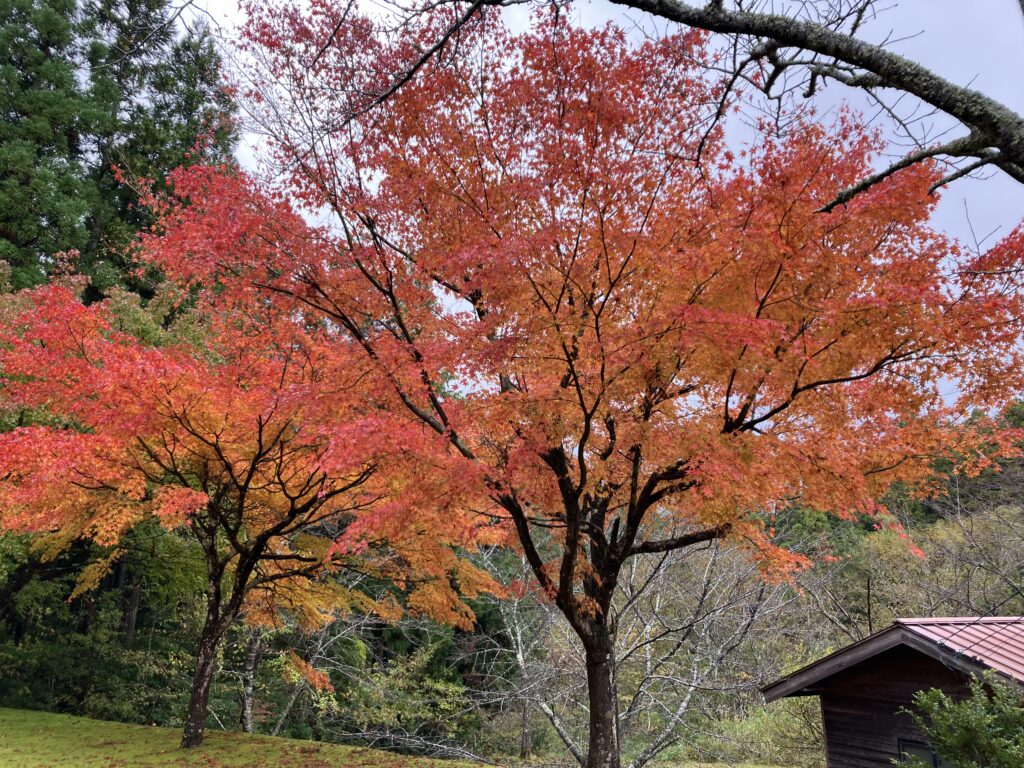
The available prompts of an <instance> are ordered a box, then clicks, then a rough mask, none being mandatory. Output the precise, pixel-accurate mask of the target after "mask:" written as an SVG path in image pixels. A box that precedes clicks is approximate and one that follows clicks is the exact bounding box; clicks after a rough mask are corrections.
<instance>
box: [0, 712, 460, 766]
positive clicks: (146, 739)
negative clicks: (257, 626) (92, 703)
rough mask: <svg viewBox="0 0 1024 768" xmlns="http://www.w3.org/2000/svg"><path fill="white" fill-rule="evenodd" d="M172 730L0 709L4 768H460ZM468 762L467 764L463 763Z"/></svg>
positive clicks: (369, 752)
mask: <svg viewBox="0 0 1024 768" xmlns="http://www.w3.org/2000/svg"><path fill="white" fill-rule="evenodd" d="M180 738H181V732H180V731H179V730H177V729H174V728H155V727H150V726H146V725H125V724H124V723H108V722H104V721H102V720H89V719H88V718H84V717H71V716H69V715H53V714H49V713H46V712H30V711H27V710H20V709H0V768H164V766H195V767H196V768H229V767H230V768H342V767H343V766H344V768H350V767H351V768H441V767H442V766H445V767H446V768H458V767H459V765H460V764H458V763H452V762H446V761H439V760H424V759H420V758H412V757H405V756H404V755H395V754H391V753H389V752H381V751H379V750H374V749H361V748H358V747H343V746H339V745H337V744H323V743H321V742H316V741H296V740H294V739H277V738H273V737H271V736H251V735H249V734H244V733H225V732H223V731H207V734H206V740H205V742H204V744H203V746H201V747H199V748H197V749H193V750H189V751H188V752H183V751H182V750H180V749H178V741H179V739H180ZM462 765H464V764H462Z"/></svg>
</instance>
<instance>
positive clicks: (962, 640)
mask: <svg viewBox="0 0 1024 768" xmlns="http://www.w3.org/2000/svg"><path fill="white" fill-rule="evenodd" d="M895 623H896V624H898V625H900V626H903V627H906V628H907V629H908V630H910V631H911V632H913V633H914V634H916V635H918V636H920V637H922V638H924V639H925V640H930V641H931V642H933V643H935V644H936V646H938V648H939V650H940V651H945V652H948V653H950V654H953V656H960V657H966V658H968V659H970V660H971V661H974V662H976V663H978V664H981V665H983V666H986V667H988V668H989V669H993V670H995V671H996V672H1000V673H1002V674H1004V675H1006V676H1007V677H1010V678H1013V679H1014V680H1016V681H1017V682H1019V683H1024V617H1022V616H992V617H984V618H971V617H968V616H957V617H955V618H933V619H896V622H895Z"/></svg>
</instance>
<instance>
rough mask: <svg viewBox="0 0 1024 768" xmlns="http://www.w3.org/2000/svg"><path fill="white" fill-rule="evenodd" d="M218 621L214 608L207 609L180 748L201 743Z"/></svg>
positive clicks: (215, 656) (217, 636) (215, 661)
mask: <svg viewBox="0 0 1024 768" xmlns="http://www.w3.org/2000/svg"><path fill="white" fill-rule="evenodd" d="M219 624H220V622H219V621H217V616H216V612H215V611H214V610H213V609H211V610H208V611H207V614H206V622H205V623H204V624H203V632H202V635H200V638H199V653H198V656H197V658H196V672H195V675H194V676H193V678H192V694H191V696H189V700H188V710H187V711H186V714H185V727H184V729H183V732H182V735H181V747H182V749H190V748H191V747H198V746H199V745H200V744H202V743H203V733H204V731H205V729H206V710H207V705H208V704H209V701H210V684H211V683H212V682H213V670H214V667H215V665H216V663H217V642H218V640H219V639H220V632H219V631H218V630H219Z"/></svg>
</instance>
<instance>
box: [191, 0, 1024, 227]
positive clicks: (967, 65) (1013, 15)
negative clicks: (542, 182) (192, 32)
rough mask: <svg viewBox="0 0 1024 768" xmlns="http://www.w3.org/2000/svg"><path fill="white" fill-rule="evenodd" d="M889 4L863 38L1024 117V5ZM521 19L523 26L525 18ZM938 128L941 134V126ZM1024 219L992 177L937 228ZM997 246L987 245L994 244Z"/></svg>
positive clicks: (233, 9) (586, 14)
mask: <svg viewBox="0 0 1024 768" xmlns="http://www.w3.org/2000/svg"><path fill="white" fill-rule="evenodd" d="M883 3H884V0H883ZM198 4H199V5H204V6H205V8H206V9H207V10H208V12H209V14H210V15H211V16H212V17H213V18H214V19H215V20H216V21H217V22H218V23H219V24H220V25H221V26H222V27H223V28H224V29H225V30H229V29H230V28H231V27H232V26H233V25H234V24H235V23H236V22H237V20H238V18H239V12H238V7H237V2H236V0H200V2H199V3H198ZM891 4H892V7H891V9H890V10H888V11H886V12H885V13H884V14H882V15H881V16H880V17H879V19H878V20H876V21H875V22H873V23H872V24H871V25H870V26H869V27H868V28H867V29H866V30H865V32H864V33H863V36H864V37H865V38H867V39H869V40H872V41H875V42H879V41H881V40H883V39H885V38H887V37H888V38H891V39H896V42H894V43H892V44H891V45H890V48H891V49H892V50H894V51H897V52H898V53H900V54H902V55H904V56H907V57H908V58H911V59H913V60H915V61H918V62H920V63H922V64H924V65H926V66H928V67H930V68H931V69H933V70H934V71H936V72H937V73H938V74H940V75H942V76H944V77H946V78H947V79H949V80H951V81H953V82H954V83H958V84H962V85H967V84H971V85H972V87H974V88H977V89H978V90H980V91H982V92H984V93H986V94H988V95H989V96H992V97H994V98H996V99H998V100H1000V101H1002V102H1003V103H1004V104H1006V105H1007V106H1008V107H1010V108H1012V109H1014V110H1015V111H1016V112H1018V113H1022V114H1024V16H1022V14H1021V8H1020V5H1019V3H1018V0H891ZM576 12H577V13H578V15H579V17H580V19H581V20H582V21H584V22H585V23H588V24H591V23H603V22H604V21H605V20H607V19H615V20H619V21H622V22H624V23H626V24H629V25H632V24H640V25H641V26H643V27H645V28H647V27H649V26H650V24H651V21H650V19H649V17H645V15H644V14H640V13H637V12H629V13H624V12H623V10H622V9H621V8H620V7H619V6H614V5H612V4H611V3H608V2H605V1H604V0H592V2H581V3H578V4H577V10H576ZM521 14H522V15H520V18H524V17H525V12H523V11H521ZM228 39H230V36H228ZM858 96H859V95H858V94H857V93H856V92H854V91H852V90H850V89H846V88H843V87H840V86H835V85H833V86H831V87H830V88H829V89H827V90H826V92H825V94H824V95H823V96H822V97H821V100H822V107H823V108H827V106H828V105H830V104H834V103H836V102H837V101H839V100H840V99H849V100H850V101H851V103H853V104H854V105H856V106H858V107H859V108H862V109H864V110H866V111H867V110H869V109H870V107H869V105H868V103H867V100H866V99H864V98H862V97H860V98H858ZM937 127H940V128H941V127H943V126H942V124H941V123H939V124H938V125H937ZM968 216H969V219H970V225H969V223H968ZM1022 219H1024V185H1021V184H1018V183H1017V182H1015V181H1012V180H1010V179H1009V178H1007V177H1005V176H1003V175H1002V174H1000V173H998V172H993V173H991V174H989V177H988V178H986V179H983V180H974V179H964V180H961V181H958V182H956V183H954V184H953V185H951V186H950V187H949V188H947V189H946V191H945V192H944V193H943V195H942V202H941V204H940V206H939V209H938V212H937V213H936V217H935V224H936V226H937V227H939V228H940V229H943V230H945V231H947V232H949V233H950V234H953V235H955V236H957V237H959V238H961V239H963V240H965V241H967V242H971V238H972V234H971V231H972V226H971V225H973V232H974V234H975V235H976V236H977V237H978V238H981V239H984V238H985V237H986V236H989V235H992V238H994V237H997V236H999V235H1000V234H1005V233H1006V232H1008V231H1009V230H1011V229H1012V228H1013V227H1014V226H1016V225H1017V223H1018V222H1020V221H1021V220H1022ZM992 238H990V239H989V240H987V241H986V244H991V242H992Z"/></svg>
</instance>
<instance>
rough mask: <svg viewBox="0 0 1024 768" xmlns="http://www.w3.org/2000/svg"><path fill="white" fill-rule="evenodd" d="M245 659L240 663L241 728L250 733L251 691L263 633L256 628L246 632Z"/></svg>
mask: <svg viewBox="0 0 1024 768" xmlns="http://www.w3.org/2000/svg"><path fill="white" fill-rule="evenodd" d="M246 635H247V637H248V640H247V642H246V645H245V661H244V662H243V664H242V718H241V719H242V730H243V731H244V732H245V733H252V691H253V686H254V684H255V681H256V665H257V663H258V662H259V656H260V650H261V646H262V644H263V634H262V632H260V630H258V629H249V630H247V632H246Z"/></svg>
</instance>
